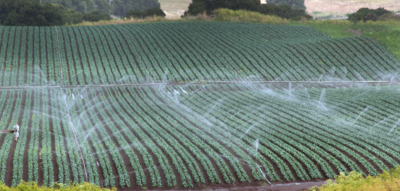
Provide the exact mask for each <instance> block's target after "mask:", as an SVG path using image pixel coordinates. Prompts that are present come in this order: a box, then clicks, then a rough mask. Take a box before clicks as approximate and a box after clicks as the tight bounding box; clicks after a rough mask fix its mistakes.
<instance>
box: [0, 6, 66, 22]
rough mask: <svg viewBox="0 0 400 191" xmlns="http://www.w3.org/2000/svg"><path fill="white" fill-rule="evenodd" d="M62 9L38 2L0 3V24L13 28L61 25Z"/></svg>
mask: <svg viewBox="0 0 400 191" xmlns="http://www.w3.org/2000/svg"><path fill="white" fill-rule="evenodd" d="M62 11H63V7H62V6H58V5H52V4H50V3H46V4H43V5H42V4H40V3H39V0H2V1H0V24H2V25H14V26H52V25H63V24H64V22H63V14H62Z"/></svg>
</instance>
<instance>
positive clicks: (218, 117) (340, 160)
mask: <svg viewBox="0 0 400 191" xmlns="http://www.w3.org/2000/svg"><path fill="white" fill-rule="evenodd" d="M0 36H1V37H2V38H1V41H0V58H3V60H2V62H1V63H2V64H0V71H1V78H0V114H1V115H0V124H1V125H2V126H3V128H4V129H5V130H11V129H13V127H14V125H15V124H19V126H20V131H19V137H18V141H13V138H14V136H15V135H13V134H4V135H2V136H1V138H0V145H1V146H0V165H1V168H0V181H1V182H4V183H5V184H7V185H8V186H16V185H18V184H19V183H20V182H21V180H24V181H34V182H37V183H38V184H39V185H45V186H51V185H53V183H55V182H58V183H65V184H69V182H70V181H71V182H74V183H81V182H90V183H93V184H96V185H99V186H101V187H116V188H118V189H119V190H145V189H146V190H147V189H149V190H184V189H189V188H194V189H205V188H212V189H215V188H225V189H226V188H229V189H233V188H236V189H241V188H245V187H246V188H247V187H252V188H260V186H262V189H264V188H265V190H268V189H275V188H277V187H275V186H276V185H277V184H278V185H279V184H282V183H288V182H289V183H296V184H298V183H306V184H304V185H308V186H311V185H310V184H312V185H314V183H310V182H318V183H315V184H319V185H320V184H321V181H323V180H326V179H328V178H333V177H335V176H336V175H338V174H339V173H341V172H343V173H345V174H348V173H349V172H350V171H355V172H360V173H362V174H363V175H378V174H380V173H381V172H382V171H383V170H388V169H390V168H394V167H396V166H400V144H399V142H398V137H399V134H400V131H399V126H398V125H399V124H400V120H399V114H400V103H399V101H398V100H399V99H400V94H399V90H400V86H399V80H400V79H399V75H398V74H399V72H400V62H399V61H398V60H397V59H396V58H395V57H394V56H393V55H392V54H390V53H389V52H388V51H387V50H386V49H385V48H384V47H383V46H382V45H380V44H379V43H378V42H377V41H375V40H373V39H372V38H369V37H364V36H361V37H350V38H340V39H336V38H331V37H330V36H327V35H326V34H324V33H321V32H320V31H318V30H316V29H314V28H312V27H308V26H288V25H270V24H249V23H233V22H175V23H174V22H164V23H144V24H124V25H106V26H90V27H89V26H86V27H6V26H0ZM267 184H268V185H267ZM269 184H272V185H269ZM252 188H249V189H252ZM281 188H284V187H281ZM286 188H287V187H286ZM297 188H298V187H297ZM277 189H279V188H277ZM293 189H295V188H293Z"/></svg>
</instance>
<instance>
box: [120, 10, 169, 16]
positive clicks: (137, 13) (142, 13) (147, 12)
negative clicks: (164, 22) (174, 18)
mask: <svg viewBox="0 0 400 191" xmlns="http://www.w3.org/2000/svg"><path fill="white" fill-rule="evenodd" d="M153 15H156V16H160V17H165V13H164V12H163V11H162V10H161V9H159V8H150V9H147V10H145V11H137V10H130V11H128V13H126V15H125V17H126V18H131V17H134V18H142V17H143V18H145V17H149V16H153Z"/></svg>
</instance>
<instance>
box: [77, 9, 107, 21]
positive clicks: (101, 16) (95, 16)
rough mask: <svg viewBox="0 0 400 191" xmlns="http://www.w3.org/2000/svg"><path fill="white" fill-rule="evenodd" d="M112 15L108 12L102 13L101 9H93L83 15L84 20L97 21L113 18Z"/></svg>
mask: <svg viewBox="0 0 400 191" xmlns="http://www.w3.org/2000/svg"><path fill="white" fill-rule="evenodd" d="M111 19H112V18H111V16H110V15H109V14H106V13H102V12H100V11H97V10H96V11H93V12H91V13H86V14H85V15H83V20H85V21H91V22H97V21H100V20H111Z"/></svg>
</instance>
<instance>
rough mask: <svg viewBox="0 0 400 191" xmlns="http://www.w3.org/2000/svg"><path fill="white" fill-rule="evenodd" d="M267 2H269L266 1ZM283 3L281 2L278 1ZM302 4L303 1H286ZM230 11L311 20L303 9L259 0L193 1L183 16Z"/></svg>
mask: <svg viewBox="0 0 400 191" xmlns="http://www.w3.org/2000/svg"><path fill="white" fill-rule="evenodd" d="M268 2H269V1H268ZM280 2H283V1H280ZM288 2H296V3H303V6H304V1H288ZM293 7H296V8H299V7H301V6H298V5H293ZM221 8H225V9H230V10H247V11H254V12H259V13H262V14H268V15H276V16H279V17H282V18H285V19H292V20H300V19H301V18H302V17H305V18H307V19H311V18H312V16H310V15H308V14H306V12H305V10H304V9H294V8H292V7H290V6H289V5H278V6H277V5H275V4H274V3H273V4H267V5H261V4H260V1H259V0H236V1H233V0H230V1H224V0H212V1H207V0H194V1H193V3H191V4H190V5H189V10H188V11H186V12H185V13H184V15H183V16H189V15H197V14H202V13H204V12H206V13H207V14H208V15H212V14H213V11H214V10H217V9H221Z"/></svg>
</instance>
